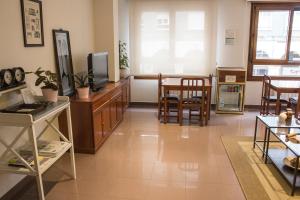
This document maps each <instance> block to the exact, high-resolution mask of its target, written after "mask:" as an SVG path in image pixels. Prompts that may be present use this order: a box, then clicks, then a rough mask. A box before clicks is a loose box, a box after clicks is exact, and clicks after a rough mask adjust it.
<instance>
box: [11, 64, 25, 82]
mask: <svg viewBox="0 0 300 200" xmlns="http://www.w3.org/2000/svg"><path fill="white" fill-rule="evenodd" d="M12 70H13V72H14V80H15V81H16V83H22V82H23V81H24V79H25V71H24V69H23V68H22V67H16V68H13V69H12Z"/></svg>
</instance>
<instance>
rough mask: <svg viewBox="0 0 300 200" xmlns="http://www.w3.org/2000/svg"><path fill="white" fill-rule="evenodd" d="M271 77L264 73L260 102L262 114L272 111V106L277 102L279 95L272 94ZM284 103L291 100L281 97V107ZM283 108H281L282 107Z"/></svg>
mask: <svg viewBox="0 0 300 200" xmlns="http://www.w3.org/2000/svg"><path fill="white" fill-rule="evenodd" d="M271 81H272V79H271V77H270V76H267V75H264V76H263V86H262V92H261V103H260V114H261V115H269V114H271V112H270V106H273V105H275V104H276V101H277V97H276V96H274V95H271V87H270V84H271ZM282 104H286V105H288V104H289V102H288V101H287V100H285V99H280V108H281V105H282ZM280 110H281V109H280Z"/></svg>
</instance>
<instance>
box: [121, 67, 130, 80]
mask: <svg viewBox="0 0 300 200" xmlns="http://www.w3.org/2000/svg"><path fill="white" fill-rule="evenodd" d="M129 75H130V69H129V68H127V67H126V68H122V69H120V78H127V77H128V76H129Z"/></svg>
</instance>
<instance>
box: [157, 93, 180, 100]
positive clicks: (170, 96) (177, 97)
mask: <svg viewBox="0 0 300 200" xmlns="http://www.w3.org/2000/svg"><path fill="white" fill-rule="evenodd" d="M160 99H161V100H164V99H167V100H175V101H179V96H178V95H177V94H167V95H166V96H165V97H161V98H160Z"/></svg>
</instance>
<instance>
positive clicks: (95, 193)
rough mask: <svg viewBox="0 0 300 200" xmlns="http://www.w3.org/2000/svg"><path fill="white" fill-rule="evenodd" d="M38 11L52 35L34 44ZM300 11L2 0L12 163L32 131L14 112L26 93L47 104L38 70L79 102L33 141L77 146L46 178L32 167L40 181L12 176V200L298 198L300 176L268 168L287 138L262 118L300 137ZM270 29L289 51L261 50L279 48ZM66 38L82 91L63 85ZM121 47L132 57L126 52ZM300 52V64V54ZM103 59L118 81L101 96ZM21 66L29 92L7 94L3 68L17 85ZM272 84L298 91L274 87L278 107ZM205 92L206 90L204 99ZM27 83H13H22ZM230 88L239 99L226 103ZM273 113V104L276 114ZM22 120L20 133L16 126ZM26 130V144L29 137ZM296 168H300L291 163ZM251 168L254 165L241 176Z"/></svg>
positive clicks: (0, 148)
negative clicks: (188, 93) (275, 142)
mask: <svg viewBox="0 0 300 200" xmlns="http://www.w3.org/2000/svg"><path fill="white" fill-rule="evenodd" d="M26 6H36V7H34V8H36V9H37V10H38V11H39V12H36V15H37V16H36V15H34V16H35V17H39V20H40V21H39V23H37V22H36V21H35V25H36V26H37V27H39V28H40V29H41V30H40V32H39V34H40V35H38V37H37V38H39V40H37V39H36V40H30V39H29V37H30V34H29V33H28V30H27V29H28V28H29V29H31V28H32V26H27V23H29V22H27V21H26V20H27V19H28V16H26V13H27V11H28V10H27V7H26ZM272 8H273V9H272ZM299 9H300V4H299V1H297V0H288V1H285V0H264V1H260V0H211V1H207V0H161V1H160V0H1V2H0V24H1V25H2V27H3V28H2V29H1V37H0V38H1V39H0V41H1V46H0V52H1V54H0V60H1V66H0V70H1V77H0V109H1V113H0V125H1V128H0V132H1V137H0V138H1V141H0V142H1V145H0V154H1V156H2V157H1V158H3V157H4V156H3V154H4V155H5V156H7V155H10V154H12V155H14V156H16V157H17V158H18V159H20V157H19V156H18V155H19V151H17V150H16V151H14V147H15V148H16V149H18V148H19V147H20V146H22V143H25V141H27V140H28V136H27V135H26V134H25V133H27V131H26V130H27V129H26V130H25V128H28V127H29V126H24V130H23V129H22V127H23V126H22V122H24V123H25V120H24V119H21V118H19V117H14V116H16V115H21V114H16V113H15V115H13V114H12V113H11V111H10V113H7V112H6V111H7V109H8V108H10V107H11V106H12V105H16V104H18V103H19V102H20V101H22V102H23V101H26V100H25V98H24V96H26V95H27V97H28V93H30V95H38V96H41V95H44V93H43V94H42V90H41V87H40V86H42V88H43V84H41V83H39V84H37V82H38V81H37V78H40V76H39V74H38V73H40V72H38V71H37V69H40V70H42V71H43V72H45V71H51V73H53V74H54V75H55V76H58V77H57V78H54V79H53V80H54V81H53V82H54V85H55V87H57V88H58V102H59V101H67V103H66V104H65V105H62V106H63V107H61V108H59V109H58V111H57V113H55V114H54V111H53V116H52V117H58V118H59V119H54V118H52V117H51V119H46V117H41V118H42V119H43V120H44V118H45V120H46V121H45V122H43V123H41V124H40V125H37V126H36V128H35V129H33V128H31V129H30V128H28V131H29V133H32V134H33V136H34V135H36V136H37V137H38V138H39V136H38V135H39V134H40V133H42V135H43V136H42V138H43V139H47V140H59V141H63V142H66V143H70V146H68V148H69V149H65V151H64V153H65V155H60V156H61V157H60V158H57V159H55V160H54V161H53V163H51V165H50V164H49V169H48V167H47V170H44V169H43V168H41V169H36V170H37V172H36V173H35V168H34V167H32V166H31V165H29V166H28V165H26V164H25V168H26V167H27V168H28V171H29V172H30V173H28V174H31V175H32V177H36V179H28V178H27V177H28V176H27V174H26V173H22V172H20V171H19V173H18V172H16V174H15V173H8V172H7V170H6V171H3V172H2V171H1V173H0V197H1V198H0V199H56V200H58V199H99V200H100V199H248V200H252V199H253V200H254V199H287V198H290V199H294V198H297V196H298V195H299V194H300V193H299V191H297V190H295V188H296V189H297V182H298V179H297V173H298V172H297V170H296V169H298V168H295V167H291V166H289V167H290V168H291V169H285V168H284V169H285V170H286V171H289V172H290V174H293V175H294V173H295V174H296V175H294V176H293V177H296V178H294V179H292V178H287V179H289V180H288V181H285V180H284V179H283V178H282V177H280V173H281V171H280V170H278V172H277V171H276V169H275V167H274V166H276V164H274V166H273V164H272V163H275V161H274V162H273V160H272V158H271V155H272V154H271V153H272V151H271V150H270V152H269V153H270V156H269V157H268V151H267V150H266V148H267V149H268V148H269V143H270V145H271V140H268V136H269V139H270V138H271V139H275V140H280V137H279V136H278V138H279V139H278V138H277V137H276V134H275V133H274V136H273V135H272V134H271V133H273V132H272V128H278V127H277V126H276V127H274V126H271V125H270V126H268V125H269V124H268V123H267V122H266V121H264V120H265V118H263V117H264V116H276V117H277V118H278V120H279V121H280V120H282V118H285V119H287V118H289V112H290V110H289V108H291V109H292V110H291V112H293V114H294V116H295V117H293V118H292V120H294V121H295V123H293V121H292V124H290V125H289V126H288V125H287V124H286V125H285V126H284V127H283V128H286V129H288V134H287V135H289V134H291V133H292V134H294V133H295V134H294V135H293V136H295V135H297V128H300V127H298V124H297V123H298V120H297V118H298V98H297V95H298V91H300V90H298V88H299V87H300V85H298V81H299V77H298V76H299V75H298V70H299V69H298V67H299V66H300V64H299V60H298V58H297V55H298V54H297V53H300V52H299V48H298V47H297V44H299V43H297V41H298V39H299V37H298V35H297V33H298V32H297V31H298V29H297V27H299V26H297V20H298V18H299V17H298V16H299ZM270 10H271V11H270ZM267 11H270V12H269V13H267V14H266V15H263V17H265V19H266V20H265V21H264V22H261V21H259V19H262V16H261V15H260V13H259V12H267ZM270 13H271V14H270ZM274 13H275V14H274ZM268 14H269V15H272V17H273V18H272V17H270V18H268V16H269V15H268ZM276 14H278V15H276ZM29 15H30V12H29ZM273 15H274V16H273ZM258 16H259V17H258ZM276 17H277V18H276ZM274 19H277V21H276V20H274ZM268 20H269V21H268ZM284 20H286V21H284ZM260 22H261V23H260ZM276 22H277V26H276ZM258 24H259V25H258ZM278 24H279V25H278ZM280 24H281V25H282V24H283V25H284V27H283V26H281V27H280ZM186 27H188V28H186ZM260 27H262V29H261V30H259V28H260ZM266 27H267V28H266ZM286 27H288V28H286ZM293 28H294V29H293ZM266 30H267V31H270V30H272V31H274V30H275V31H274V32H275V33H273V34H278V33H279V34H281V35H280V38H279V36H278V35H276V36H273V35H272V37H271V36H270V37H269V38H268V39H270V38H272V39H270V40H268V41H267V42H274V41H275V42H274V43H276V45H278V46H276V45H273V44H272V45H269V43H268V45H269V46H268V45H265V46H264V45H259V42H260V40H259V38H263V39H264V37H265V38H267V37H268V36H269V35H263V36H261V37H259V34H260V33H263V31H266ZM35 31H36V30H35ZM260 31H261V32H260ZM276 31H277V32H276ZM285 32H286V33H285ZM60 33H61V35H63V34H65V36H66V41H67V46H68V48H67V54H68V59H69V60H68V61H67V62H69V63H71V64H69V67H71V68H70V69H71V71H70V74H69V75H70V76H72V77H73V78H72V80H73V79H75V80H76V76H75V75H74V74H76V75H82V73H86V75H85V77H83V79H85V80H84V83H83V84H82V85H80V83H78V82H76V81H74V80H73V81H72V83H71V84H69V86H70V88H69V89H64V88H63V87H65V86H64V85H63V84H61V82H63V80H62V79H63V75H61V77H60V76H59V75H60V74H63V73H62V72H64V70H63V69H62V68H60V66H61V63H60V60H59V59H60V55H59V53H60V50H59V48H60V47H59V46H58V42H57V41H58V40H59V37H60V36H61V35H59V34H60ZM39 36H41V37H39ZM274 38H275V39H274ZM278 38H279V39H278ZM263 39H262V40H263ZM263 42H266V41H263ZM263 42H262V43H263ZM122 44H123V45H124V46H123V47H124V51H120V48H122ZM264 44H266V43H264ZM294 44H296V45H294ZM280 45H281V46H280ZM282 45H283V46H282ZM266 46H267V47H266ZM259 48H260V49H262V50H260V49H259ZM124 52H125V53H124ZM253 52H254V53H253ZM269 52H270V53H269ZM274 52H275V53H274ZM276 52H277V53H276ZM291 52H296V53H293V56H291ZM99 53H100V54H102V53H104V55H105V56H104V57H102V59H104V61H105V63H106V64H105V66H104V68H103V70H106V71H105V73H104V74H105V75H106V77H105V78H106V79H107V80H106V81H105V84H104V85H101V87H99V88H94V87H92V83H91V82H93V81H95V80H96V79H94V77H95V74H92V75H90V72H91V71H92V72H93V73H96V71H97V70H96V69H95V68H96V67H97V66H98V65H97V64H95V63H96V59H98V58H97V55H99ZM254 54H255V55H256V56H254ZM266 54H268V55H266ZM277 54H278V55H279V54H280V56H277ZM282 55H285V56H283V57H284V58H283V57H282ZM89 56H92V57H91V58H89ZM122 56H123V57H122ZM124 56H125V63H124V60H122V59H124ZM259 56H261V57H262V58H261V60H260V57H259ZM272 56H273V57H274V59H273V57H272ZM275 57H276V58H275ZM89 59H90V60H89ZM102 61H103V60H101V58H100V61H99V62H100V63H102V64H103V62H102ZM96 65H97V66H96ZM274 65H276V66H277V65H278V67H277V68H276V67H274ZM284 66H287V67H286V68H284ZM19 67H21V69H22V70H23V71H22V72H24V73H23V74H24V79H22V81H21V82H22V84H20V85H16V87H15V86H13V85H12V86H9V84H8V83H6V80H5V75H4V74H5V70H6V71H7V70H8V71H12V72H13V73H14V74H15V75H14V76H16V74H17V73H16V72H15V71H16V69H17V68H19ZM39 67H40V68H39ZM274 68H276V69H274ZM291 68H292V69H291ZM124 69H125V71H124ZM277 69H279V70H277ZM61 70H62V71H61ZM42 71H41V73H42ZM279 71H280V72H279ZM25 72H26V73H25ZM30 72H31V73H30ZM102 72H103V71H102ZM102 72H101V73H102ZM277 72H278V73H279V74H277ZM2 73H3V75H2ZM49 73H50V72H49ZM123 73H125V75H124V74H123ZM23 74H22V75H23ZM35 75H38V77H36V76H35ZM69 75H68V76H69ZM223 75H224V77H222V76H223ZM265 75H268V77H269V76H270V79H272V82H273V84H275V82H276V81H279V82H280V79H282V80H284V81H289V82H290V83H289V84H287V83H285V85H284V86H283V88H284V89H286V88H289V89H290V90H287V91H288V92H285V91H283V90H282V91H281V90H279V89H278V88H279V87H276V86H275V87H274V88H271V90H274V91H276V94H277V99H273V101H270V102H271V103H270V102H269V100H270V92H269V93H268V92H267V94H266V90H265V79H264V78H265V77H264V76H265ZM2 76H3V78H2ZM222 78H224V81H221V80H223V79H222ZM56 79H58V80H57V81H56ZM171 79H172V80H171ZM273 79H274V81H273ZM278 79H279V80H278ZM90 80H92V81H90ZM189 80H193V81H192V86H183V85H184V81H186V83H187V84H190V82H189ZM96 81H97V80H96ZM168 81H170V82H168ZM176 81H177V82H176ZM195 81H196V83H197V84H196V86H195V85H194V83H195ZM197 81H200V82H202V84H201V85H202V87H200V86H199V88H198V82H197ZM17 82H18V81H17V78H16V77H14V78H13V83H17ZM79 82H80V81H79ZM175 82H176V87H175V84H174V83H175ZM266 82H267V80H266ZM44 83H45V82H44ZM87 84H89V85H90V88H89V93H88V97H83V98H79V94H78V93H79V92H76V91H79V90H78V88H81V86H86V85H87ZM168 84H169V85H168ZM222 84H223V85H222ZM268 84H270V85H271V82H268ZM45 85H47V83H45ZM94 85H95V82H94ZM224 85H225V86H224ZM228 85H230V87H229V88H228V87H227V86H228ZM293 85H296V86H294V87H292V86H293ZM76 86H78V88H77V89H76ZM66 87H67V86H66ZM196 87H197V88H196ZM190 88H193V89H190ZM224 88H226V89H224ZM266 88H267V86H266ZM25 89H26V90H25ZM267 89H268V88H267ZM276 89H278V91H277V90H276ZM19 90H20V91H19ZM22 90H23V92H22ZM69 90H72V92H69ZM171 90H176V91H175V92H174V91H171ZM183 90H185V91H189V90H191V92H192V98H191V99H190V101H187V102H184V100H186V99H185V98H183V97H182V96H183V95H185V94H186V92H183ZM224 90H226V92H227V93H230V95H233V96H231V97H222V95H224V94H223V93H224ZM25 92H27V94H24V93H25ZM170 92H171V93H170ZM194 92H195V94H196V95H195V96H193V94H194ZM199 92H200V94H201V97H199ZM222 92H223V93H222ZM280 92H281V93H280ZM233 93H235V94H233ZM271 93H272V94H271V96H272V97H273V96H275V95H273V94H275V93H273V92H271ZM281 94H282V95H281ZM204 95H207V96H205V97H204ZM234 95H236V96H234ZM264 95H269V96H268V97H265V96H264ZM44 96H45V95H44ZM62 96H64V97H67V96H68V98H64V97H62ZM61 97H62V98H61ZM195 97H197V98H196V99H197V100H195ZM275 97H276V96H275ZM39 98H42V97H39ZM282 98H284V101H283V100H282ZM293 98H296V103H293V101H291V100H293ZM199 99H200V100H199ZM27 100H28V99H27ZM263 100H265V101H266V102H267V103H265V104H264V103H262V102H263ZM224 101H225V102H224ZM226 101H236V103H235V104H234V106H235V107H234V108H228V110H226V109H225V107H226ZM25 103H26V102H25ZM269 103H270V104H272V103H273V104H272V105H270V107H269ZM228 104H230V105H231V103H228ZM47 105H48V104H47ZM51 105H52V104H51ZM185 106H186V107H185ZM224 106H225V107H224ZM199 107H200V109H198V108H199ZM63 108H64V109H66V110H65V112H64V111H63V110H62V109H63ZM273 108H274V113H273V114H270V113H271V111H270V112H269V109H270V110H271V109H273ZM5 109H6V110H5ZM197 109H198V110H197ZM27 111H28V110H27V108H26V112H27ZM194 111H197V112H195V113H196V114H195V115H196V116H194V114H193V113H194ZM198 111H199V113H198ZM60 112H63V113H62V114H61V115H59V113H60ZM269 114H270V115H269ZM25 115H26V116H27V115H28V113H26V114H25ZM285 115H286V116H285ZM198 117H199V120H198ZM277 118H276V119H277ZM6 119H7V120H6ZM28 119H29V118H28ZM36 119H38V118H36ZM52 119H53V120H52ZM1 120H2V122H1ZM9 120H10V121H9ZM18 120H19V121H20V125H16V127H14V125H13V123H14V121H15V123H17V121H18ZM257 121H258V122H257ZM260 122H262V123H260ZM106 123H108V124H109V125H107V124H106ZM264 123H265V124H264ZM5 124H8V125H5ZM32 124H35V122H34V118H33V123H32ZM266 124H267V125H266ZM264 125H266V126H267V128H266V129H264ZM293 125H294V126H293ZM282 126H283V125H282V124H281V125H280V127H281V128H282ZM56 127H58V128H56ZM257 127H258V128H257ZM289 128H290V129H291V130H292V131H290V129H289ZM32 130H34V131H32ZM265 130H266V132H264V131H265ZM268 131H269V132H268ZM280 131H281V129H280ZM19 132H20V133H21V134H24V135H23V136H21V135H20V136H19V135H18V133H19ZM70 132H71V136H72V134H73V136H72V137H71V138H70ZM100 132H101V134H102V135H101V136H99V134H100ZM44 133H45V134H44ZM56 133H57V134H58V136H56ZM97 134H98V135H97ZM270 135H271V136H270ZM256 136H257V137H256ZM99 137H101V138H99ZM286 137H288V136H286ZM29 138H30V134H29ZM16 139H18V140H19V141H18V142H17V141H16ZM31 139H33V137H32V138H31ZM256 139H257V141H256ZM260 139H264V141H263V142H260V143H259V140H260ZM2 141H3V142H2ZM33 141H35V142H33V144H36V143H37V141H36V140H35V139H33ZM280 141H281V140H280ZM253 143H254V146H253V147H254V148H252V144H253ZM256 144H257V145H256ZM255 145H256V146H258V148H256V146H255ZM262 145H263V147H262V148H263V150H262V152H260V151H259V150H258V149H259V148H260V147H261V146H262ZM294 145H295V144H294ZM271 146H272V145H271ZM271 146H270V149H271ZM288 148H289V147H288ZM290 148H292V147H290ZM293 150H294V149H293V148H292V150H291V151H292V152H293ZM294 151H296V153H295V155H296V158H298V160H299V156H298V154H297V150H294ZM237 152H239V153H241V154H237ZM299 153H300V152H299ZM17 154H18V155H17ZM261 154H262V156H263V158H262V156H261ZM37 155H40V154H39V153H38V152H36V156H37ZM289 155H290V154H289ZM299 155H300V154H299ZM69 156H70V158H71V162H69V159H68V158H69ZM268 158H269V159H268ZM285 158H287V159H290V157H288V156H287V155H286V157H285ZM239 159H241V161H240V162H243V163H247V164H239V163H240V162H239ZM291 159H292V158H291ZM293 159H294V158H293ZM21 160H22V159H21ZM249 160H250V161H249ZM34 161H35V160H34V159H33V161H32V162H34ZM293 161H294V160H293ZM21 162H22V163H24V162H23V161H21ZM298 162H299V161H298ZM253 163H256V165H255V164H253ZM1 164H2V162H1ZM5 164H6V165H7V163H5ZM52 165H53V166H52ZM75 166H76V167H75ZM64 168H66V169H64ZM0 169H2V168H0ZM294 169H295V170H294ZM26 170H27V169H26ZM39 170H41V171H39ZM10 171H11V170H10ZM13 171H14V170H13ZM21 171H22V170H21ZM44 171H45V174H44ZM31 172H32V173H31ZM19 174H22V175H19ZM24 174H25V175H24ZM249 174H251V175H249ZM76 175H77V176H76ZM291 176H292V175H291ZM274 177H275V180H274ZM283 177H284V176H283ZM290 180H292V181H290ZM293 180H295V181H296V183H295V182H294V183H293ZM36 182H37V183H36ZM289 183H291V184H289ZM289 185H291V187H289ZM291 190H292V192H291Z"/></svg>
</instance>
